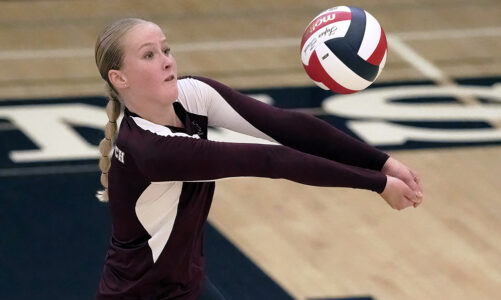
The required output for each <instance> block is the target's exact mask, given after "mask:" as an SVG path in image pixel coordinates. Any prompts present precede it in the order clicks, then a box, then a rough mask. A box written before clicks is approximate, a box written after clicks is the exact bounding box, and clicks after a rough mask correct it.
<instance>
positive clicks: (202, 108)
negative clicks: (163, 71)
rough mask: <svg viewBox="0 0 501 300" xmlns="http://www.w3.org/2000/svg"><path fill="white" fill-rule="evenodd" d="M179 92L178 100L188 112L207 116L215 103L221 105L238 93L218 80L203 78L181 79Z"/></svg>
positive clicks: (189, 77) (190, 77)
mask: <svg viewBox="0 0 501 300" xmlns="http://www.w3.org/2000/svg"><path fill="white" fill-rule="evenodd" d="M178 90H179V96H178V100H179V102H181V104H183V106H184V107H185V108H186V109H187V110H188V111H190V112H192V113H195V114H199V115H205V116H206V115H207V111H208V109H210V107H211V105H212V104H213V103H214V101H216V103H219V102H220V101H221V100H223V99H226V98H228V97H231V96H232V95H233V94H234V93H235V92H236V91H235V90H233V89H231V88H230V87H228V86H226V85H224V84H222V83H220V82H218V81H216V80H213V79H210V78H207V77H202V76H187V77H181V78H179V80H178Z"/></svg>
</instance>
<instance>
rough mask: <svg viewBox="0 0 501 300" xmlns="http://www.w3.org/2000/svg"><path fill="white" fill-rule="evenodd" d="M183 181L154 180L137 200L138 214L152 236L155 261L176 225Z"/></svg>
mask: <svg viewBox="0 0 501 300" xmlns="http://www.w3.org/2000/svg"><path fill="white" fill-rule="evenodd" d="M182 188H183V183H182V182H179V181H169V182H152V183H151V184H150V185H149V186H148V187H147V188H146V189H145V190H144V192H143V193H142V194H141V196H139V199H138V200H137V202H136V215H137V218H138V219H139V222H141V225H143V227H144V229H146V231H147V232H148V234H149V235H150V236H151V238H150V239H149V240H148V244H149V246H150V248H151V253H152V256H153V262H156V261H157V259H158V257H159V256H160V254H161V253H162V251H163V249H164V248H165V245H166V244H167V241H168V240H169V237H170V235H171V233H172V228H173V227H174V221H175V220H176V216H177V207H178V204H179V197H180V195H181V190H182Z"/></svg>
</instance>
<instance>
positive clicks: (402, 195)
mask: <svg viewBox="0 0 501 300" xmlns="http://www.w3.org/2000/svg"><path fill="white" fill-rule="evenodd" d="M386 178H387V180H386V187H385V188H384V191H383V192H382V193H381V194H380V195H381V197H383V199H384V200H385V201H386V202H387V203H388V204H389V205H390V206H391V207H392V208H394V209H396V210H402V209H404V208H407V207H410V206H414V207H417V205H419V203H421V199H419V198H418V197H417V195H416V193H415V192H414V191H413V190H412V189H411V188H410V187H409V186H408V185H407V184H406V183H405V182H403V181H402V180H400V179H398V178H396V177H392V176H388V175H387V176H386Z"/></svg>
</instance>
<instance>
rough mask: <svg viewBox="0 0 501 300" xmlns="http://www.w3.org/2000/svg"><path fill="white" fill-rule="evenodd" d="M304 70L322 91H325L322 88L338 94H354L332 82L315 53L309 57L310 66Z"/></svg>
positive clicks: (353, 91)
mask: <svg viewBox="0 0 501 300" xmlns="http://www.w3.org/2000/svg"><path fill="white" fill-rule="evenodd" d="M305 69H306V72H307V73H308V75H309V76H310V78H311V79H312V80H313V82H315V83H316V84H317V85H318V86H319V87H321V88H323V89H325V88H324V87H327V89H330V90H331V91H334V92H336V93H340V94H351V93H355V92H356V91H355V90H350V89H347V88H345V87H343V86H342V85H340V84H339V83H337V82H336V81H335V80H333V79H332V77H331V76H330V75H329V74H327V72H326V71H325V69H324V67H323V66H322V64H321V63H320V61H319V59H318V56H317V54H316V53H314V54H313V55H312V56H311V59H310V64H309V65H308V66H305ZM319 83H321V84H319Z"/></svg>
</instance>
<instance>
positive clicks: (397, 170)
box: [381, 157, 423, 207]
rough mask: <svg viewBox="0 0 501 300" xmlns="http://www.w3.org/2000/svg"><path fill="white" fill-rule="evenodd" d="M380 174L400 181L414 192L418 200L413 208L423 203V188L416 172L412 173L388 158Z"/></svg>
mask: <svg viewBox="0 0 501 300" xmlns="http://www.w3.org/2000/svg"><path fill="white" fill-rule="evenodd" d="M381 172H382V173H383V174H385V175H389V176H392V177H396V178H398V179H400V180H402V181H403V182H405V183H406V184H407V185H408V186H409V187H410V188H411V189H412V191H414V193H415V194H416V197H417V199H418V202H417V203H415V204H414V207H418V206H419V205H420V204H421V203H422V202H423V187H422V184H421V179H420V178H419V175H418V174H417V173H416V172H414V171H412V170H411V169H409V168H408V167H407V166H405V165H404V164H403V163H401V162H399V161H398V160H396V159H394V158H393V157H390V158H388V160H387V161H386V163H385V164H384V166H383V168H382V170H381Z"/></svg>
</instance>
